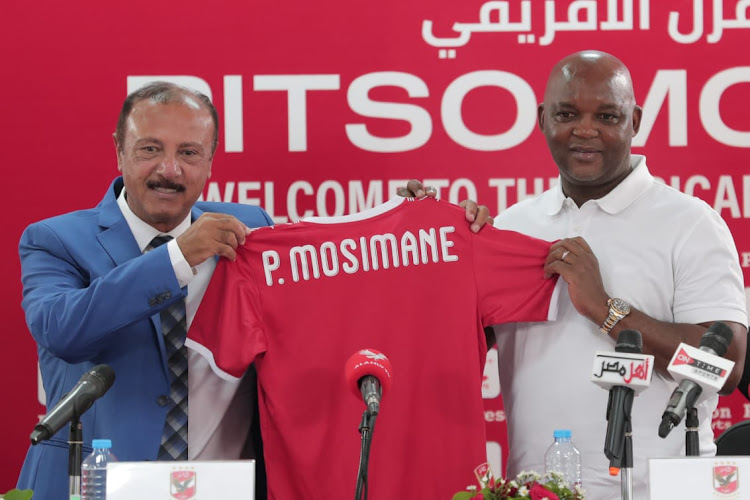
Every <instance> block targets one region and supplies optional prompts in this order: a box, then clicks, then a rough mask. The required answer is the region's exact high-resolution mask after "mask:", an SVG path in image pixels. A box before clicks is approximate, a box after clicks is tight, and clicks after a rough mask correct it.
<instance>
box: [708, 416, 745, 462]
mask: <svg viewBox="0 0 750 500" xmlns="http://www.w3.org/2000/svg"><path fill="white" fill-rule="evenodd" d="M715 442H716V455H717V456H727V455H750V420H745V421H744V422H738V423H736V424H734V425H733V426H731V427H730V428H729V429H727V430H725V431H724V432H722V433H721V435H720V436H719V437H717V438H716V441H715Z"/></svg>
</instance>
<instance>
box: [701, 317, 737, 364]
mask: <svg viewBox="0 0 750 500" xmlns="http://www.w3.org/2000/svg"><path fill="white" fill-rule="evenodd" d="M733 337H734V332H733V331H732V329H731V328H729V326H727V324H726V323H722V322H721V321H715V322H714V323H713V324H712V325H711V326H710V327H709V328H708V330H707V331H706V333H704V334H703V337H701V344H700V347H708V348H709V349H711V350H713V351H714V352H715V353H716V355H717V356H724V355H725V354H726V353H727V349H728V348H729V344H730V343H731V342H732V338H733Z"/></svg>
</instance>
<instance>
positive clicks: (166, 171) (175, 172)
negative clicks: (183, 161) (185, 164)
mask: <svg viewBox="0 0 750 500" xmlns="http://www.w3.org/2000/svg"><path fill="white" fill-rule="evenodd" d="M156 173H157V174H160V175H162V176H164V177H166V178H167V179H171V178H174V177H179V176H180V175H182V168H180V162H178V161H177V158H175V157H173V156H172V157H167V158H164V160H163V161H162V162H161V163H159V166H158V167H157V168H156Z"/></svg>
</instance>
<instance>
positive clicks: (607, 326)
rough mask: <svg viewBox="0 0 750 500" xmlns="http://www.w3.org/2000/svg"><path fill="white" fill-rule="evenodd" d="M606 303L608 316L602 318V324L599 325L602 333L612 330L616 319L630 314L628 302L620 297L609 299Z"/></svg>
mask: <svg viewBox="0 0 750 500" xmlns="http://www.w3.org/2000/svg"><path fill="white" fill-rule="evenodd" d="M607 305H608V306H609V316H607V319H605V320H604V323H602V326H600V327H599V330H601V332H602V333H609V332H610V331H612V328H614V327H615V325H616V324H617V322H618V321H620V320H621V319H622V318H624V317H625V316H627V315H628V314H630V304H628V303H627V302H625V301H624V300H622V299H609V300H608V301H607Z"/></svg>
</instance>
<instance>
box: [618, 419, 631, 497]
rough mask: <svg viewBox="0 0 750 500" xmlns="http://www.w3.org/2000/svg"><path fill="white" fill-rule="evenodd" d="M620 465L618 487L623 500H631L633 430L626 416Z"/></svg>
mask: <svg viewBox="0 0 750 500" xmlns="http://www.w3.org/2000/svg"><path fill="white" fill-rule="evenodd" d="M622 453H623V456H622V464H621V467H620V473H621V474H622V475H621V476H620V487H621V490H622V499H623V500H633V429H632V427H631V425H630V416H629V415H628V420H627V423H626V424H625V444H624V445H623V447H622Z"/></svg>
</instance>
